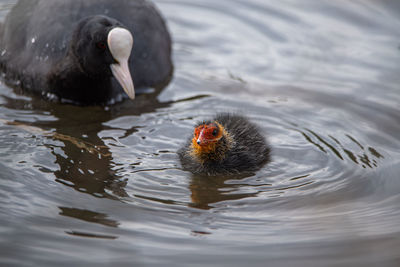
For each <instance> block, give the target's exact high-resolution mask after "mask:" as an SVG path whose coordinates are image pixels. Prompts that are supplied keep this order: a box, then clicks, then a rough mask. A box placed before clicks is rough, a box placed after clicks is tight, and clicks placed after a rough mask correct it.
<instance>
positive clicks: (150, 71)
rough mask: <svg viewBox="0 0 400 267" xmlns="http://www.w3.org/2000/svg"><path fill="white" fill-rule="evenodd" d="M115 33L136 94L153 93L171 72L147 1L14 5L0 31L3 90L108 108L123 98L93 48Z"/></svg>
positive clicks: (157, 19)
mask: <svg viewBox="0 0 400 267" xmlns="http://www.w3.org/2000/svg"><path fill="white" fill-rule="evenodd" d="M114 27H122V28H126V29H128V30H129V31H130V32H131V34H132V35H133V40H134V45H133V49H132V53H131V56H130V58H129V69H130V72H131V74H132V78H133V83H134V85H135V88H143V87H156V86H161V85H164V84H165V83H166V82H168V81H169V79H170V76H171V73H172V68H173V67H172V62H171V38H170V35H169V32H168V30H167V27H166V24H165V22H164V20H163V18H162V17H161V15H160V13H159V12H158V10H157V9H156V7H155V6H154V5H153V4H152V3H151V2H149V1H147V0H112V1H111V0H51V1H49V0H20V1H18V3H17V4H16V5H15V6H14V7H13V8H12V10H11V11H10V13H9V14H8V15H7V17H6V20H5V22H4V24H3V25H2V28H1V31H0V70H1V71H2V72H3V73H4V77H5V80H6V82H7V83H8V84H10V85H13V86H16V87H19V88H21V89H23V90H25V91H30V92H34V93H38V94H41V95H43V96H45V97H51V98H53V97H54V96H55V97H56V98H59V99H62V100H63V101H67V102H72V103H75V104H107V103H112V102H115V101H117V100H120V99H121V96H124V97H125V96H126V95H125V94H124V93H123V90H122V88H121V85H120V84H119V83H118V82H117V81H116V80H115V78H114V77H113V76H112V73H111V71H110V68H109V64H110V63H112V62H113V60H114V59H113V58H112V57H111V55H110V51H108V50H107V49H106V50H105V51H99V50H98V49H97V48H98V47H95V45H94V44H95V43H96V42H98V41H102V42H103V43H106V41H107V40H105V38H106V36H107V33H108V32H109V31H110V29H112V28H114Z"/></svg>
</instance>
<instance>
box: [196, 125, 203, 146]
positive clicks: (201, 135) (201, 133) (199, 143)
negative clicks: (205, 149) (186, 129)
mask: <svg viewBox="0 0 400 267" xmlns="http://www.w3.org/2000/svg"><path fill="white" fill-rule="evenodd" d="M196 142H197V144H198V145H202V144H204V143H205V138H204V129H203V130H201V132H200V134H199V137H198V138H197V141H196Z"/></svg>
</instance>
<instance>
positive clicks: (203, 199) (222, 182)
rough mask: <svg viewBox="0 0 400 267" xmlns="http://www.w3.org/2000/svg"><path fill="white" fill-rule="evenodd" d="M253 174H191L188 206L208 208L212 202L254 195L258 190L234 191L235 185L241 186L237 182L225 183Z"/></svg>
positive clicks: (211, 205)
mask: <svg viewBox="0 0 400 267" xmlns="http://www.w3.org/2000/svg"><path fill="white" fill-rule="evenodd" d="M253 175H254V174H252V173H248V174H241V175H235V176H233V175H229V176H203V175H193V176H192V179H191V183H190V185H189V189H190V191H191V196H190V197H191V203H190V204H189V206H191V207H193V208H198V209H204V210H208V209H211V208H213V204H216V203H218V202H221V201H226V200H239V199H243V198H247V197H255V196H257V194H258V192H253V193H236V192H235V191H236V189H235V187H241V186H243V185H240V184H238V183H235V184H227V183H226V182H227V181H228V180H240V179H244V178H247V177H250V176H253Z"/></svg>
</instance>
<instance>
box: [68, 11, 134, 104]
mask: <svg viewBox="0 0 400 267" xmlns="http://www.w3.org/2000/svg"><path fill="white" fill-rule="evenodd" d="M71 44H72V45H71V49H72V53H73V54H74V55H75V57H76V58H77V60H78V61H79V64H80V66H81V69H82V71H84V72H85V73H87V74H88V75H89V76H93V77H101V76H104V75H110V76H111V75H112V76H114V77H115V79H116V80H117V81H118V82H119V83H120V85H121V86H122V88H123V89H124V91H125V92H126V94H127V95H128V96H129V97H130V98H131V99H134V98H135V89H134V85H133V81H132V76H131V74H130V70H129V64H128V60H129V57H130V54H131V51H132V47H133V37H132V34H131V33H130V32H129V31H128V30H127V29H126V28H125V27H124V26H123V25H122V24H121V23H120V22H118V21H117V20H115V19H112V18H109V17H106V16H92V17H88V18H85V19H83V20H82V21H80V22H79V24H78V27H77V30H76V31H75V33H74V35H73V38H72V42H71Z"/></svg>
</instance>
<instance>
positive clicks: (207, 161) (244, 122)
mask: <svg viewBox="0 0 400 267" xmlns="http://www.w3.org/2000/svg"><path fill="white" fill-rule="evenodd" d="M213 122H216V123H218V124H220V125H221V126H222V128H223V131H224V134H223V135H222V137H221V139H219V140H218V141H217V143H216V145H215V150H212V151H211V152H209V153H207V152H204V153H202V152H199V151H197V153H195V149H196V148H195V147H194V145H193V136H192V137H190V138H189V140H188V141H187V143H186V144H185V146H184V147H183V148H182V149H180V150H179V151H178V154H179V157H180V160H181V163H182V166H183V169H185V170H188V171H191V172H193V173H198V174H207V175H217V174H234V173H240V172H245V171H255V170H258V169H259V168H261V167H262V166H263V165H264V164H265V163H267V162H268V160H269V155H270V147H269V145H268V144H267V141H266V140H265V138H264V136H263V135H261V133H260V130H259V128H258V127H257V126H256V125H255V124H253V123H252V122H250V121H249V120H248V119H247V118H246V117H243V116H240V115H236V114H229V113H220V114H217V115H216V116H215V118H214V119H213V120H210V121H206V122H201V123H199V124H198V125H197V126H199V125H202V124H206V125H207V124H210V123H213Z"/></svg>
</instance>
